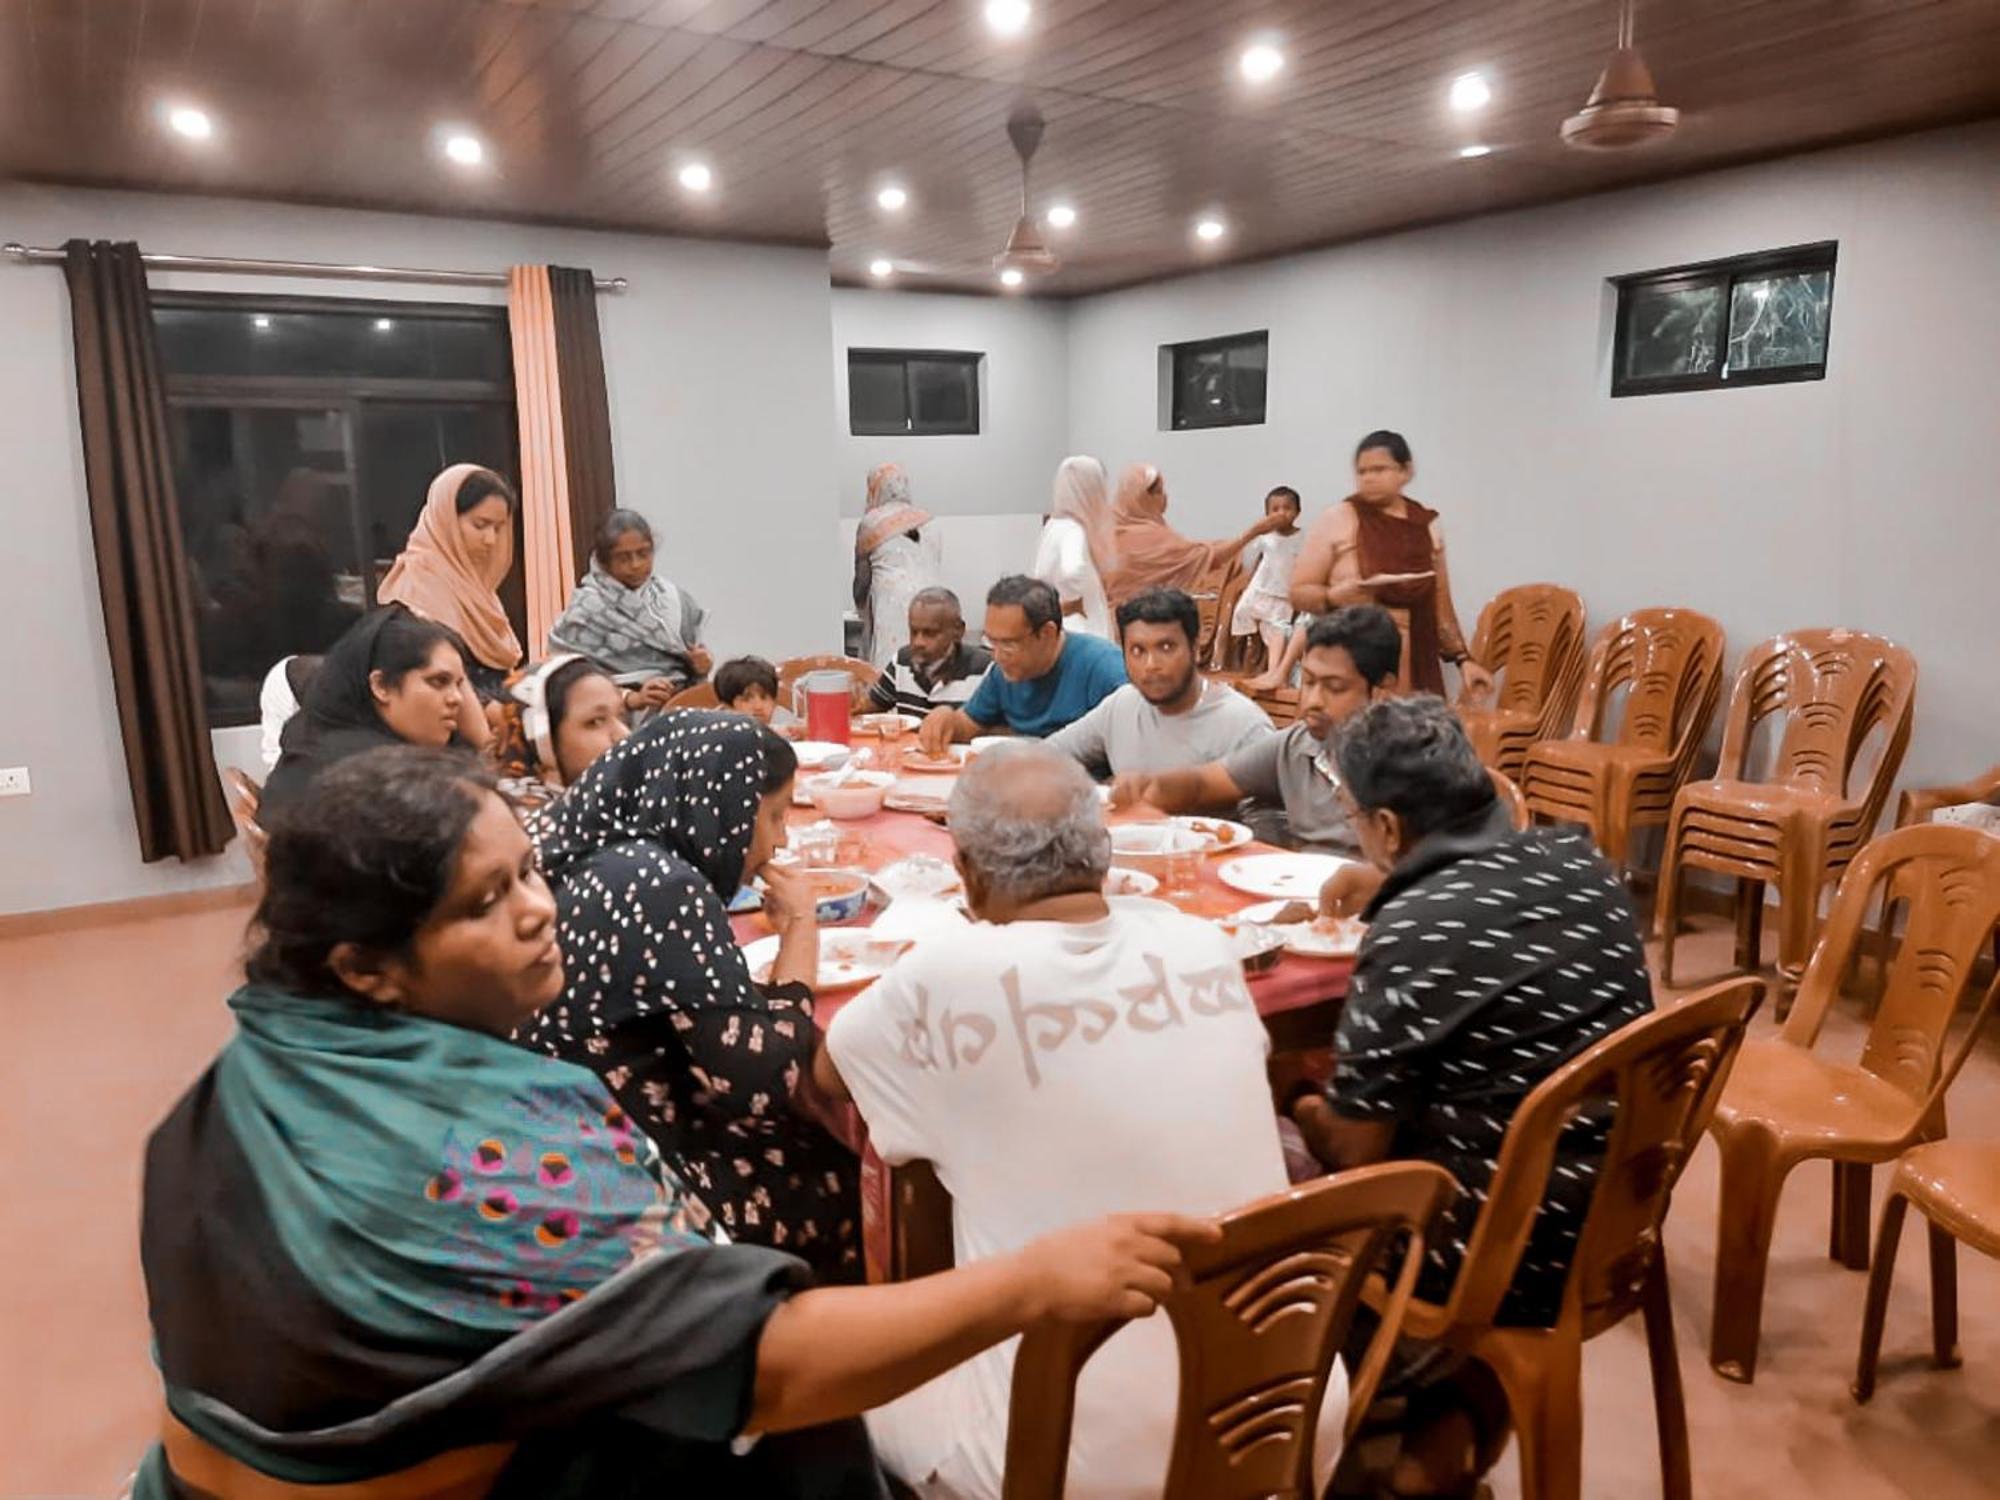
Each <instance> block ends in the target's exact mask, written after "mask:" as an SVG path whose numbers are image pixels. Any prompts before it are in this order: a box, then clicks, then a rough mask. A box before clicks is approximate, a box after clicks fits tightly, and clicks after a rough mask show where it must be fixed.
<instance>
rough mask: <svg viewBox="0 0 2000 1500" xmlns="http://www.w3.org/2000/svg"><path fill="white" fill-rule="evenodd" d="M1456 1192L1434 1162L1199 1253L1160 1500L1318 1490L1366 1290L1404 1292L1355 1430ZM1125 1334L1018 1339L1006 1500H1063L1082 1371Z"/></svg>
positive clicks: (1272, 1206) (1093, 1331)
mask: <svg viewBox="0 0 2000 1500" xmlns="http://www.w3.org/2000/svg"><path fill="white" fill-rule="evenodd" d="M1457 1190H1458V1189H1457V1184H1456V1183H1454V1182H1453V1181H1452V1177H1451V1174H1450V1173H1449V1172H1446V1171H1445V1170H1444V1169H1443V1168H1441V1167H1437V1166H1433V1165H1431V1164H1430V1163H1428V1162H1391V1163H1385V1164H1383V1165H1381V1166H1374V1167H1363V1168H1360V1169H1359V1170H1357V1171H1353V1172H1343V1173H1341V1174H1339V1175H1338V1176H1335V1177H1328V1178H1322V1179H1321V1180H1320V1181H1318V1182H1316V1183H1312V1184H1310V1185H1308V1186H1305V1187H1298V1188H1293V1189H1291V1190H1290V1191H1288V1192H1284V1193H1277V1194H1274V1195H1272V1196H1271V1197H1269V1198H1264V1199H1260V1200H1259V1201H1258V1202H1255V1203H1252V1204H1250V1205H1248V1206H1247V1207H1245V1208H1241V1209H1238V1210H1237V1211H1236V1212H1234V1213H1231V1214H1226V1215H1224V1216H1223V1218H1222V1220H1221V1223H1222V1239H1221V1241H1220V1242H1219V1243H1217V1244H1214V1245H1202V1246H1197V1247H1195V1248H1194V1249H1193V1250H1191V1251H1189V1252H1188V1255H1187V1262H1188V1269H1189V1271H1190V1272H1191V1273H1192V1274H1193V1278H1194V1285H1193V1286H1192V1287H1190V1288H1189V1289H1188V1290H1187V1291H1184V1292H1179V1293H1176V1294H1174V1295H1173V1296H1170V1297H1168V1298H1167V1300H1166V1301H1165V1302H1164V1303H1163V1304H1162V1307H1163V1309H1164V1310H1165V1312H1166V1315H1167V1317H1168V1318H1169V1319H1170V1320H1171V1321H1172V1323H1173V1328H1174V1336H1175V1340H1176V1342H1177V1343H1178V1345H1179V1349H1180V1411H1179V1414H1178V1416H1177V1418H1176V1420H1175V1423H1174V1437H1173V1455H1172V1458H1171V1460H1170V1461H1169V1463H1168V1467H1167V1482H1166V1488H1165V1490H1164V1491H1163V1492H1162V1496H1163V1500H1234V1497H1238V1496H1241V1497H1244V1500H1249V1497H1252V1496H1269V1495H1276V1494H1283V1495H1310V1494H1311V1493H1312V1454H1313V1427H1314V1423H1315V1419H1316V1417H1317V1414H1318V1411H1319V1406H1320V1397H1321V1396H1322V1394H1323V1393H1324V1392H1325V1389H1326V1381H1327V1375H1328V1372H1329V1370H1330V1369H1331V1367H1332V1364H1333V1360H1334V1357H1335V1355H1336V1354H1338V1353H1339V1351H1340V1348H1341V1346H1342V1344H1343V1343H1344V1342H1345V1341H1346V1338H1347V1331H1348V1327H1349V1325H1350V1324H1351V1323H1352V1321H1353V1317H1354V1308H1355V1304H1356V1302H1357V1300H1358V1298H1359V1295H1360V1292H1361V1287H1362V1284H1363V1282H1364V1281H1365V1280H1366V1279H1367V1276H1368V1273H1369V1272H1370V1271H1371V1270H1375V1269H1379V1268H1384V1267H1387V1269H1386V1274H1387V1275H1388V1277H1389V1279H1390V1281H1391V1284H1392V1285H1393V1286H1394V1288H1395V1291H1394V1294H1393V1295H1392V1296H1391V1298H1390V1299H1389V1301H1388V1302H1387V1304H1386V1305H1385V1306H1384V1308H1383V1312H1382V1324H1381V1328H1380V1330H1379V1331H1378V1332H1377V1333H1376V1335H1375V1338H1374V1340H1373V1342H1371V1344H1370V1345H1369V1350H1368V1356H1367V1358H1366V1359H1364V1360H1363V1361H1362V1364H1361V1368H1360V1369H1359V1370H1358V1371H1356V1372H1354V1374H1353V1377H1352V1381H1351V1383H1350V1386H1349V1391H1350V1395H1349V1401H1348V1412H1349V1431H1350V1433H1351V1432H1352V1430H1353V1428H1354V1426H1355V1425H1357V1424H1358V1422H1359V1420H1360V1417H1361V1415H1362V1413H1364V1412H1365V1411H1366V1410H1367V1407H1368V1404H1369V1398H1370V1396H1371V1395H1372V1394H1373V1392H1374V1390H1375V1387H1376V1385H1377V1384H1379V1383H1380V1380H1381V1375H1382V1368H1383V1365H1384V1364H1385V1363H1386V1362H1387V1360H1388V1356H1389V1351H1390V1348H1391V1347H1392V1346H1393V1344H1394V1342H1395V1338H1396V1334H1397V1333H1398V1331H1399V1330H1400V1329H1401V1327H1402V1323H1403V1312H1404V1309H1405V1308H1406V1307H1407V1306H1408V1304H1409V1294H1410V1289H1411V1288H1412V1287H1414V1286H1415V1285H1416V1275H1417V1271H1418V1269H1419V1267H1420V1266H1421V1265H1422V1262H1423V1257H1424V1250H1423V1244H1424V1234H1425V1231H1426V1229H1427V1228H1428V1226H1429V1224H1430V1222H1431V1220H1432V1218H1433V1217H1435V1215H1436V1214H1437V1211H1438V1210H1439V1209H1440V1208H1441V1207H1443V1205H1444V1204H1445V1202H1446V1201H1447V1200H1448V1199H1449V1198H1450V1197H1451V1195H1452V1194H1453V1193H1455V1192H1456V1191H1457ZM1403 1232H1407V1233H1408V1236H1409V1238H1408V1240H1407V1242H1406V1244H1404V1245H1403V1246H1401V1247H1400V1248H1399V1246H1398V1244H1397V1236H1398V1235H1399V1234H1400V1233H1403ZM1398 1253H1400V1255H1401V1264H1400V1266H1387V1262H1386V1260H1385V1257H1391V1256H1394V1255H1396V1254H1398ZM1124 1322H1125V1320H1124V1319H1121V1318H1111V1319H1106V1320H1105V1321H1103V1322H1101V1323H1093V1324H1044V1325H1041V1326H1038V1327H1036V1328H1032V1329H1030V1330H1029V1331H1028V1333H1027V1335H1026V1337H1024V1338H1023V1339H1022V1340H1021V1347H1020V1351H1019V1353H1018V1354H1017V1355H1016V1357H1015V1360H1014V1389H1013V1396H1012V1400H1011V1403H1010V1408H1009V1412H1008V1420H1007V1474H1006V1479H1005V1480H1004V1482H1003V1486H1002V1490H1001V1493H1002V1495H1003V1496H1004V1497H1005V1500H1055V1497H1058V1496H1060V1495H1061V1494H1062V1491H1063V1476H1064V1471H1065V1469H1066V1468H1067V1466H1068V1459H1069V1438H1070V1422H1071V1418H1072V1415H1073V1413H1074V1408H1075V1402H1076V1376H1077V1371H1079V1370H1080V1369H1082V1368H1083V1363H1084V1361H1085V1360H1086V1359H1088V1358H1089V1357H1090V1355H1091V1353H1092V1352H1093V1351H1094V1350H1096V1349H1097V1348H1098V1347H1099V1346H1100V1345H1102V1344H1103V1342H1104V1341H1105V1340H1106V1339H1107V1338H1109V1337H1110V1336H1111V1335H1112V1334H1114V1333H1116V1332H1117V1331H1118V1329H1120V1328H1121V1327H1123V1326H1124Z"/></svg>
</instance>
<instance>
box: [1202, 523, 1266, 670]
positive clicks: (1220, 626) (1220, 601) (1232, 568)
mask: <svg viewBox="0 0 2000 1500" xmlns="http://www.w3.org/2000/svg"><path fill="white" fill-rule="evenodd" d="M1250 577H1251V574H1250V570H1249V569H1248V568H1246V567H1244V566H1243V558H1242V555H1241V554H1240V553H1239V554H1238V555H1237V556H1235V557H1233V558H1231V559H1230V561H1229V566H1228V568H1227V569H1225V570H1224V571H1223V573H1222V574H1221V576H1220V580H1219V581H1218V583H1217V585H1216V599H1215V636H1214V640H1213V641H1212V642H1211V644H1210V645H1209V648H1208V651H1207V653H1206V654H1205V655H1203V656H1202V657H1200V658H1199V660H1202V661H1205V662H1207V663H1208V666H1209V670H1211V671H1215V672H1228V673H1232V674H1238V675H1242V676H1252V675H1255V674H1256V673H1258V672H1261V671H1263V670H1264V668H1265V667H1267V666H1269V665H1271V663H1269V662H1268V661H1266V660H1265V653H1264V638H1263V637H1262V636H1261V635H1258V634H1256V633H1255V632H1252V633H1251V634H1249V635H1231V634H1230V633H1229V627H1230V625H1231V623H1232V622H1233V621H1234V620H1235V618H1236V606H1237V603H1238V602H1239V601H1240V600H1241V599H1242V598H1243V591H1244V590H1245V589H1247V588H1249V587H1250Z"/></svg>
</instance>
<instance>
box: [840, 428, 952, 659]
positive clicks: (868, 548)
mask: <svg viewBox="0 0 2000 1500" xmlns="http://www.w3.org/2000/svg"><path fill="white" fill-rule="evenodd" d="M940 553H941V548H940V546H939V541H938V535H937V530H936V528H935V527H933V526H932V525H931V514H930V512H929V511H927V510H922V509H919V508H918V507H917V506H916V505H915V504H914V503H913V502H912V501H911V499H910V480H909V476H908V475H906V474H905V473H904V472H903V469H902V466H901V465H900V464H877V465H876V466H875V467H874V468H873V469H871V470H869V471H868V509H867V511H866V512H865V513H864V514H863V515H862V517H861V525H860V526H859V528H857V529H856V531H855V533H854V606H855V608H856V609H858V610H860V611H861V655H862V658H863V659H864V660H866V661H870V662H873V663H874V664H875V665H876V666H878V667H887V666H889V664H890V663H892V662H894V661H895V659H896V653H897V652H898V651H900V650H902V649H903V648H904V647H905V646H907V645H909V644H910V601H911V600H912V599H914V598H916V596H917V595H918V594H920V593H922V592H923V591H924V590H925V589H927V588H930V587H932V586H933V585H934V584H936V583H937V581H938V575H939V573H940V572H941V571H942V566H941V563H942V559H941V556H940Z"/></svg>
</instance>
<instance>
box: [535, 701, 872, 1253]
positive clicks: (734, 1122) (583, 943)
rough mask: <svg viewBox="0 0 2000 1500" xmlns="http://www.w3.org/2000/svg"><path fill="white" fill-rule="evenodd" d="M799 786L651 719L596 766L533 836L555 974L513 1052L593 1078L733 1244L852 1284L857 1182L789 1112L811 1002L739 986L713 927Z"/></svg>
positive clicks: (712, 736)
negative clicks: (548, 901)
mask: <svg viewBox="0 0 2000 1500" xmlns="http://www.w3.org/2000/svg"><path fill="white" fill-rule="evenodd" d="M797 771H798V758H797V756H796V755H795V754H794V753H793V751H792V747H791V746H790V745H789V744H787V743H786V742H785V741H784V740H783V739H781V738H779V737H778V736H777V735H775V734H773V733H772V732H771V731H770V730H768V729H766V728H764V727H763V726H762V725H760V724H758V723H756V722H755V721H754V720H751V719H747V718H744V717H742V716H741V715H737V714H725V713H685V712H684V713H674V714H663V715H661V716H660V717H658V718H656V719H654V720H653V721H652V722H650V723H648V724H647V725H646V726H645V727H644V728H642V729H640V730H638V731H637V732H636V733H634V734H633V735H632V736H631V737H630V738H629V739H626V740H624V741H623V742H622V743H620V744H618V745H615V746H613V747H612V749H610V750H609V751H607V752H606V753H605V754H603V755H602V756H600V757H599V758H598V759H597V760H596V761H595V762H594V763H593V764H592V765H591V767H590V769H589V770H588V771H586V772H585V773H584V775H583V776H582V778H581V779H580V780H579V781H578V782H577V783H576V784H575V785H574V786H573V787H571V788H570V789H569V791H568V792H567V793H566V794H564V796H563V797H562V799H561V800H560V801H558V802H557V803H555V804H554V805H553V806H551V807H550V808H549V809H548V810H547V811H546V812H545V813H544V815H543V818H542V826H541V830H540V832H539V835H538V838H537V843H538V845H539V848H540V852H541V860H542V868H543V871H544V873H545V874H546V875H547V877H548V880H549V883H550V885H551V887H552V888H553V889H554V891H555V894H556V900H557V902H558V905H559V907H560V918H559V920H560V925H561V934H562V945H563V954H564V957H565V960H566V964H565V967H566V969H567V974H566V977H565V981H564V986H563V994H562V998H561V999H560V1000H558V1001H557V1002H556V1003H555V1004H554V1005H551V1006H549V1007H548V1008H547V1009H546V1010H544V1011H542V1012H541V1013H540V1014H539V1015H537V1016H536V1017H535V1019H534V1020H533V1021H532V1022H531V1023H530V1024H529V1025H528V1026H527V1027H526V1028H524V1030H523V1031H522V1032H521V1034H520V1035H519V1037H518V1038H517V1039H518V1040H519V1041H521V1042H523V1043H524V1044H526V1045H528V1046H531V1047H537V1048H540V1049H542V1050H543V1051H546V1052H549V1053H552V1054H554V1055H555V1056H557V1057H561V1058H567V1059H569V1060H571V1061H573V1062H579V1063H582V1064H584V1065H586V1066H588V1067H590V1068H593V1069H595V1070H596V1071H597V1072H598V1073H599V1074H600V1075H602V1077H603V1078H604V1080H605V1082H606V1083H607V1084H609V1085H610V1087H611V1089H612V1091H613V1092H614V1093H616V1094H617V1096H618V1098H619V1100H620V1101H621V1102H622V1103H623V1104H624V1105H625V1107H626V1108H627V1109H628V1110H630V1111H631V1113H632V1114H633V1116H634V1117H636V1118H637V1119H638V1120H639V1121H640V1122H641V1123H642V1124H643V1125H644V1126H645V1128H646V1131H647V1133H648V1134H650V1135H651V1136H652V1138H653V1140H654V1141H655V1142H656V1143H657V1144H658V1145H659V1148H660V1151H661V1153H662V1155H664V1156H665V1157H666V1159H667V1161H668V1162H669V1163H670V1164H671V1165H672V1167H673V1169H674V1171H675V1172H676V1173H678V1174H679V1176H680V1178H681V1180H682V1181H683V1182H685V1183H686V1184H687V1186H688V1188H689V1190H690V1191H691V1192H692V1193H693V1194H694V1196H695V1197H696V1198H698V1199H699V1200H700V1201H701V1203H702V1204H703V1205H705V1206H706V1207H707V1208H708V1209H709V1211H710V1212H712V1213H713V1214H714V1215H715V1217H716V1218H717V1220H719V1221H720V1223H721V1225H722V1227H723V1228H724V1229H725V1230H726V1231H727V1232H728V1234H729V1237H730V1238H731V1239H733V1240H737V1241H742V1242H746V1243H749V1244H758V1245H770V1246H773V1247H775V1248H777V1249H780V1250H787V1251H790V1252H791V1253H792V1254H794V1255H797V1256H799V1257H801V1258H802V1259H804V1260H806V1261H807V1262H809V1263H810V1264H811V1265H812V1266H813V1268H814V1269H815V1270H816V1271H818V1272H819V1273H820V1275H821V1276H822V1277H824V1278H827V1279H834V1280H858V1279H859V1278H860V1274H861V1255H860V1217H861V1215H860V1207H859V1197H858V1187H857V1183H858V1176H859V1168H858V1164H857V1162H856V1161H855V1158H854V1155H853V1153H852V1152H850V1151H848V1150H847V1149H846V1148H845V1147H844V1146H842V1145H841V1144H840V1143H839V1142H837V1141H835V1140H834V1139H833V1137H832V1136H830V1135H828V1134H827V1133H826V1131H825V1130H824V1129H823V1128H822V1127H821V1126H820V1125H819V1124H817V1123H816V1122H815V1121H813V1120H811V1119H809V1118H807V1117H806V1116H805V1115H804V1114H802V1113H801V1112H800V1111H799V1109H798V1108H797V1107H796V1104H795V1101H794V1096H795V1094H796V1092H797V1090H798V1089H799V1088H800V1087H801V1085H802V1084H805V1083H806V1082H807V1080H809V1078H810V1076H811V1072H812V1055H813V1049H814V1048H815V1047H816V1046H817V1045H818V1043H819V1030H818V1028H817V1027H816V1026H815V1025H814V1024H813V1014H812V1003H813V995H812V991H811V989H810V988H808V987H807V986H806V985H803V984H766V985H761V986H760V985H758V984H755V983H753V982H752V980H751V978H750V970H749V966H748V965H747V964H746V963H745V961H744V958H743V951H742V949H741V948H739V947H738V946H737V943H736V939H735V936H734V934H733V933H732V932H731V931H730V927H729V916H728V912H727V910H726V906H727V902H728V900H729V898H730V897H731V896H732V895H734V894H735V892H736V891H737V889H738V888H739V887H740V886H741V885H742V883H743V882H744V881H745V880H747V879H748V878H749V877H750V876H751V875H754V874H756V873H757V871H758V869H759V868H760V867H761V866H762V865H763V864H764V862H765V861H766V860H768V859H769V857H770V855H771V852H772V849H773V847H774V844H775V842H777V841H776V840H774V839H773V837H772V830H773V829H777V828H782V824H783V813H784V808H785V807H786V806H787V805H788V804H789V803H790V801H791V792H792V780H793V778H794V776H795V775H796V774H797ZM760 815H761V816H760ZM760 823H761V825H762V826H761V828H760Z"/></svg>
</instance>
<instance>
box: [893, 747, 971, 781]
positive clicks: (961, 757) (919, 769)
mask: <svg viewBox="0 0 2000 1500" xmlns="http://www.w3.org/2000/svg"><path fill="white" fill-rule="evenodd" d="M969 753H970V752H968V750H967V749H966V747H965V746H964V745H947V746H945V750H944V755H943V756H942V757H941V758H939V759H938V760H936V761H931V760H928V759H926V758H925V756H924V753H923V752H922V751H921V750H905V751H904V752H903V769H904V770H905V771H908V772H912V773H914V774H916V775H918V776H928V775H938V774H942V775H949V774H950V773H951V772H953V771H962V770H964V769H965V760H966V756H967V755H968V754H969Z"/></svg>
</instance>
